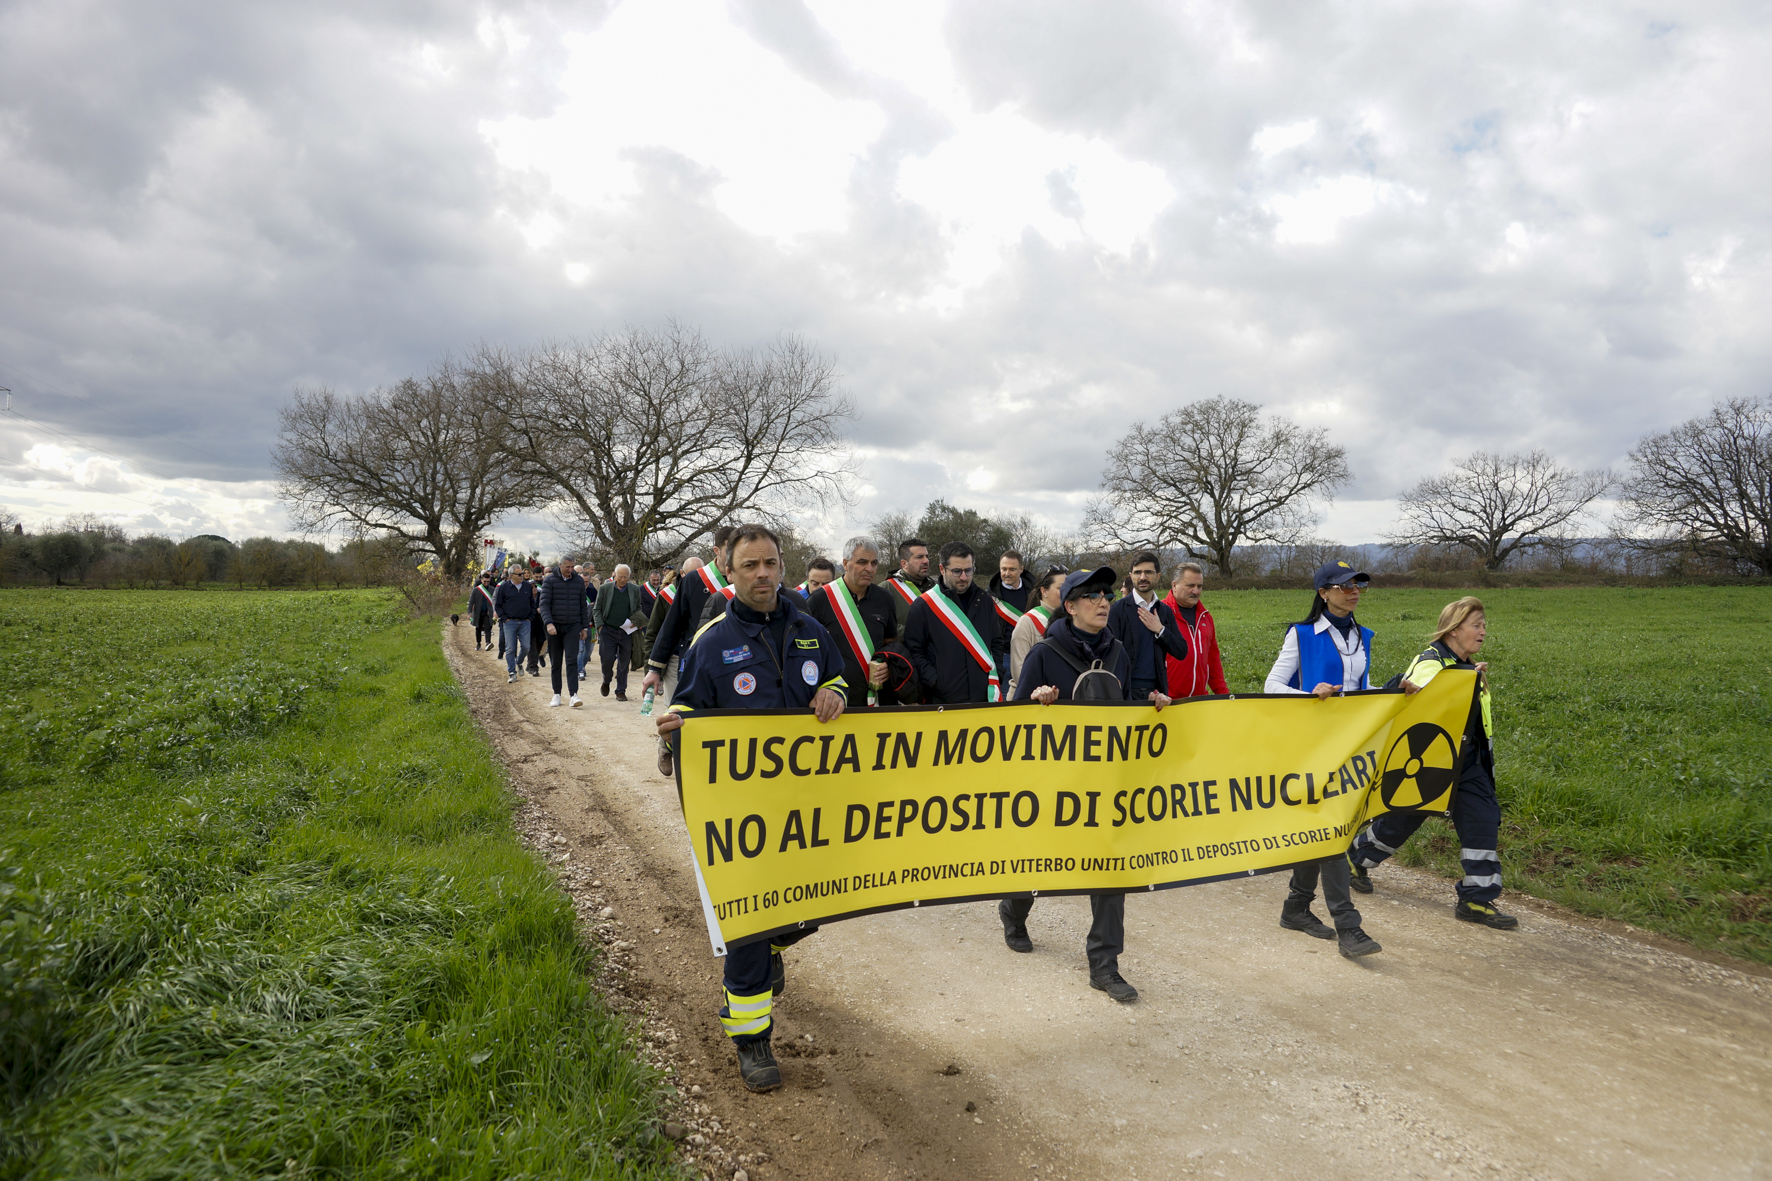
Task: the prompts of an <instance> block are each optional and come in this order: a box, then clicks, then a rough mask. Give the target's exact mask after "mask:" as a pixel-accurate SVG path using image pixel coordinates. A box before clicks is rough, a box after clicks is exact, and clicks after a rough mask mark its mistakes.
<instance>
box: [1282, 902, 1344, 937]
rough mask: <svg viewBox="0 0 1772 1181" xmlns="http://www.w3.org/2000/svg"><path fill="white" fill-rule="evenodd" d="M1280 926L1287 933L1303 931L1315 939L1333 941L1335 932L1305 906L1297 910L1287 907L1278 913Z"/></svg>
mask: <svg viewBox="0 0 1772 1181" xmlns="http://www.w3.org/2000/svg"><path fill="white" fill-rule="evenodd" d="M1280 925H1281V926H1282V927H1284V928H1286V929H1287V930H1288V931H1303V932H1304V933H1305V934H1306V935H1309V936H1311V937H1313V938H1316V939H1333V938H1335V931H1334V930H1333V929H1332V928H1331V927H1329V926H1328V925H1326V924H1325V923H1324V922H1323V920H1322V919H1320V918H1318V917H1317V916H1316V915H1314V914H1312V913H1311V908H1310V907H1308V906H1306V907H1302V908H1300V909H1298V910H1293V909H1291V908H1290V907H1287V908H1285V909H1283V910H1281V911H1280Z"/></svg>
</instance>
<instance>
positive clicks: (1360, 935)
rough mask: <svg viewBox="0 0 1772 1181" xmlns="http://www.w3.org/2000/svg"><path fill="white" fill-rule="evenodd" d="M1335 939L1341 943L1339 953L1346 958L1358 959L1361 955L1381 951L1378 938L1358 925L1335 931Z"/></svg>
mask: <svg viewBox="0 0 1772 1181" xmlns="http://www.w3.org/2000/svg"><path fill="white" fill-rule="evenodd" d="M1335 938H1336V941H1337V942H1339V943H1340V944H1341V954H1342V955H1344V956H1346V957H1347V958H1348V959H1350V960H1353V959H1358V958H1360V957H1361V956H1363V955H1371V954H1372V953H1373V952H1375V951H1383V950H1384V948H1382V947H1380V946H1379V945H1378V940H1376V939H1374V938H1372V936H1370V935H1368V934H1366V932H1364V931H1362V930H1360V928H1358V927H1349V928H1348V929H1347V930H1345V931H1337V932H1336V933H1335Z"/></svg>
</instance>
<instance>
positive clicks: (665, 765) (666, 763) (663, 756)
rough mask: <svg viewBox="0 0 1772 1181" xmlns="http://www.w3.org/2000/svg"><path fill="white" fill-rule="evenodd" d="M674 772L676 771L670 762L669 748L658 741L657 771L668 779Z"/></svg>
mask: <svg viewBox="0 0 1772 1181" xmlns="http://www.w3.org/2000/svg"><path fill="white" fill-rule="evenodd" d="M675 772H676V767H675V766H674V765H673V764H672V763H671V748H670V747H668V746H666V745H665V744H664V743H662V742H661V743H659V744H658V773H659V774H660V775H663V776H664V777H665V778H666V779H669V778H670V777H671V776H672V775H673V774H674V773H675Z"/></svg>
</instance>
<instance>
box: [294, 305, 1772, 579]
mask: <svg viewBox="0 0 1772 1181" xmlns="http://www.w3.org/2000/svg"><path fill="white" fill-rule="evenodd" d="M854 417H855V411H854V408H853V406H852V405H851V403H850V401H849V399H848V398H847V396H846V395H845V394H844V393H843V391H842V389H841V388H840V384H839V379H838V375H837V372H836V370H835V367H834V366H833V365H832V364H831V363H830V362H829V361H828V360H826V359H825V358H824V357H822V356H821V355H820V354H819V353H818V352H817V350H816V349H814V348H812V347H811V346H810V345H808V344H807V343H806V342H805V341H803V340H801V339H800V338H798V337H784V338H782V339H781V340H778V341H777V342H776V343H775V344H774V345H772V346H771V347H769V348H766V349H761V350H733V349H725V350H722V349H716V348H714V347H713V346H711V345H710V344H708V343H707V342H706V341H705V340H704V339H703V338H702V337H701V336H700V335H699V334H698V333H696V332H694V331H693V330H691V329H688V328H685V327H683V326H681V325H678V324H674V323H673V324H669V325H667V326H665V327H664V328H662V329H659V330H644V329H629V330H626V331H623V332H619V333H611V334H606V335H603V336H599V337H596V338H594V339H590V340H576V339H574V340H567V341H563V342H553V343H548V344H545V345H542V346H539V347H536V348H533V349H528V350H522V351H508V350H504V349H499V348H494V347H491V346H482V347H480V348H479V349H477V350H476V351H474V352H473V353H471V354H470V355H468V356H467V357H465V358H460V359H446V360H445V361H443V362H441V363H439V364H438V365H437V366H436V367H435V368H434V369H433V370H432V371H431V372H430V373H428V374H426V375H425V376H423V377H414V378H409V379H407V380H405V381H402V382H400V383H397V384H396V385H395V386H393V387H392V388H388V389H378V390H372V391H370V392H368V393H365V394H361V395H356V396H347V395H341V394H339V393H337V392H335V391H333V390H330V389H308V390H298V391H296V393H295V395H294V397H293V398H292V400H291V401H290V403H289V405H288V406H286V407H285V409H284V411H283V417H282V423H281V430H280V433H279V439H278V444H277V447H276V450H275V452H274V460H275V463H276V466H277V471H278V475H279V479H280V491H281V494H282V496H283V497H284V499H285V500H286V501H287V502H288V503H289V504H290V505H291V506H292V508H293V512H294V516H295V519H296V522H297V524H298V526H299V527H301V528H303V529H308V530H321V529H328V528H334V527H338V526H345V527H348V528H352V529H356V530H359V531H363V532H366V533H369V534H373V535H378V536H383V537H387V538H391V539H395V540H397V541H399V542H401V543H403V544H406V545H407V546H409V547H411V548H412V549H413V550H415V551H418V552H422V553H427V554H430V555H433V556H434V558H435V559H436V561H437V562H438V564H439V566H440V568H441V572H442V573H443V575H444V576H445V577H446V578H449V579H458V578H460V577H462V576H464V575H465V573H466V572H467V570H468V569H469V567H470V565H471V563H472V561H473V559H474V557H475V555H476V554H477V553H478V552H479V550H478V547H479V545H480V539H481V538H482V536H483V535H484V534H485V533H486V532H487V531H488V530H489V529H490V527H491V526H492V524H493V523H494V522H495V521H496V520H497V519H499V518H500V517H501V516H503V515H505V514H508V513H511V512H517V511H533V510H537V509H546V510H548V511H551V512H552V513H553V514H554V515H555V517H556V519H557V521H558V523H559V525H560V527H561V529H562V531H563V533H564V534H565V536H566V538H567V545H568V546H569V547H571V548H574V549H576V550H578V551H579V552H583V553H585V554H588V555H594V556H596V557H597V558H599V559H601V560H604V561H609V562H615V561H622V562H627V563H628V564H629V565H630V566H633V567H634V568H636V569H646V568H649V567H653V566H658V565H662V564H665V563H670V562H675V561H676V560H677V559H679V558H681V557H682V556H683V555H684V554H685V553H687V552H688V551H689V550H690V548H691V547H692V546H693V545H695V544H696V543H697V542H698V541H699V540H700V539H702V538H704V537H706V536H707V535H708V534H709V533H710V532H711V531H712V530H713V529H714V528H716V527H717V526H719V525H721V524H723V523H727V522H730V521H734V520H738V519H741V518H755V519H761V520H764V521H767V522H769V523H771V524H773V525H776V526H778V527H785V528H788V529H789V530H790V531H791V528H792V524H793V520H794V518H795V517H796V515H797V514H798V512H799V511H800V510H804V509H806V508H809V507H812V506H815V505H817V506H829V505H830V504H832V503H839V504H841V503H846V502H847V500H848V498H849V495H850V491H851V488H852V480H851V469H850V458H849V449H848V444H847V437H846V431H847V427H848V424H849V422H850V421H851V420H853V418H854ZM1351 475H1352V473H1351V471H1350V469H1349V466H1348V460H1347V453H1346V449H1345V448H1343V447H1342V446H1340V445H1338V444H1336V443H1334V442H1333V441H1332V440H1330V438H1329V437H1328V433H1327V431H1326V430H1324V429H1322V428H1314V429H1313V428H1307V427H1304V426H1301V425H1299V424H1297V423H1295V422H1291V421H1289V420H1287V419H1284V418H1281V417H1278V416H1273V415H1264V414H1263V412H1262V410H1261V408H1260V407H1259V406H1257V405H1255V404H1254V403H1251V402H1246V401H1241V400H1238V399H1234V398H1227V397H1215V398H1206V399H1201V400H1198V401H1195V402H1191V403H1189V404H1187V405H1184V406H1181V407H1179V408H1178V409H1176V410H1173V411H1171V412H1169V413H1168V414H1166V415H1164V416H1163V417H1162V418H1160V419H1158V420H1156V421H1155V422H1153V423H1150V424H1148V425H1147V424H1145V423H1137V424H1135V425H1134V426H1133V427H1132V428H1131V430H1129V431H1128V432H1127V433H1126V434H1125V435H1124V436H1123V437H1121V438H1120V439H1119V440H1118V441H1116V442H1115V444H1114V445H1113V446H1112V447H1111V448H1110V449H1109V452H1108V455H1107V462H1106V464H1105V466H1104V468H1103V472H1102V477H1101V487H1100V493H1099V495H1098V496H1097V497H1096V499H1095V500H1094V501H1093V503H1092V504H1091V505H1090V507H1089V509H1088V511H1087V513H1086V515H1085V517H1084V519H1083V523H1082V528H1081V532H1080V534H1079V536H1078V537H1076V538H1071V539H1069V540H1065V541H1062V543H1061V539H1058V538H1055V537H1052V536H1050V535H1048V534H1046V533H1044V532H1043V531H1041V530H1039V529H1038V528H1037V527H1036V526H1035V524H1034V523H1033V522H1032V521H1031V520H1029V519H1027V518H1025V517H1016V518H1009V519H1004V520H998V521H993V520H990V519H989V518H986V517H983V516H981V515H980V514H978V513H976V512H974V511H973V510H967V509H961V508H956V507H954V506H952V505H949V504H947V502H946V501H945V500H941V499H938V500H936V501H934V502H932V503H931V504H930V505H929V506H928V508H927V509H926V510H925V512H924V514H923V517H922V519H920V520H919V521H917V522H915V525H914V527H913V524H912V522H911V521H910V520H909V518H908V515H905V514H897V515H893V516H888V517H885V518H882V519H881V520H879V521H876V522H875V526H876V531H877V532H879V533H881V534H884V535H885V536H884V538H883V540H884V541H885V542H886V543H887V545H888V549H889V550H890V547H891V545H892V544H893V542H894V540H895V539H896V538H898V537H900V536H906V535H909V534H911V533H915V534H916V535H918V536H922V537H923V538H924V540H926V541H928V542H930V543H931V544H932V545H939V544H940V543H941V539H944V538H945V539H949V540H952V539H957V538H960V537H962V536H964V537H965V539H966V540H969V541H970V542H971V543H972V544H973V547H974V549H975V550H977V551H979V553H980V556H981V558H983V559H987V560H988V559H989V558H990V557H991V555H993V554H995V553H1001V552H1002V551H1003V550H1006V549H1017V550H1021V551H1023V552H1025V553H1037V552H1053V553H1056V552H1058V551H1059V550H1063V551H1065V552H1068V553H1072V554H1081V553H1086V552H1115V553H1126V552H1131V551H1133V550H1136V549H1141V548H1153V549H1158V550H1161V551H1166V552H1175V553H1179V554H1182V555H1186V556H1187V557H1190V558H1193V559H1195V560H1198V561H1201V562H1202V563H1204V564H1206V565H1208V567H1209V568H1211V569H1213V570H1214V571H1216V572H1217V573H1219V574H1220V575H1223V576H1232V577H1235V576H1239V575H1242V574H1245V573H1247V572H1249V571H1250V569H1251V567H1250V565H1249V563H1250V561H1251V556H1250V555H1252V554H1264V553H1268V552H1278V551H1288V552H1290V551H1292V550H1296V549H1298V548H1299V547H1301V546H1304V547H1308V546H1310V545H1311V544H1313V543H1314V542H1315V540H1316V539H1315V537H1314V533H1313V530H1314V526H1315V523H1316V521H1317V519H1318V516H1319V510H1320V507H1321V505H1322V504H1324V503H1326V502H1328V501H1330V500H1331V499H1332V498H1333V496H1334V494H1335V492H1336V490H1337V489H1339V488H1341V487H1343V486H1344V485H1346V484H1347V482H1348V481H1349V480H1350V478H1351ZM1608 498H1610V499H1611V500H1612V501H1613V503H1614V504H1615V506H1616V508H1615V512H1614V514H1613V518H1612V520H1611V522H1610V524H1609V525H1603V524H1599V523H1598V522H1596V521H1595V519H1594V517H1593V516H1592V513H1593V511H1594V507H1595V505H1596V502H1599V501H1603V500H1606V499H1608ZM968 514H970V515H968ZM1596 529H1598V530H1599V531H1600V532H1602V533H1607V534H1609V536H1610V538H1611V540H1612V542H1613V543H1614V545H1615V546H1617V547H1622V548H1624V549H1628V550H1629V551H1630V552H1631V553H1633V554H1635V555H1637V556H1638V557H1639V558H1642V559H1645V560H1647V559H1650V558H1656V559H1659V560H1663V561H1665V562H1679V563H1684V564H1686V565H1687V566H1691V565H1693V564H1697V565H1700V566H1704V567H1705V568H1707V569H1711V570H1714V571H1717V572H1724V571H1733V572H1741V573H1758V574H1772V542H1769V540H1768V539H1769V534H1772V398H1767V399H1760V400H1751V399H1739V398H1737V399H1728V400H1724V401H1721V402H1719V403H1717V404H1716V405H1715V406H1714V407H1713V408H1712V409H1711V410H1710V412H1709V413H1708V414H1705V415H1702V416H1700V417H1698V418H1695V419H1693V420H1691V421H1690V422H1687V423H1684V424H1681V425H1680V426H1678V427H1676V428H1674V429H1672V430H1669V431H1664V432H1659V433H1654V434H1651V435H1649V436H1646V437H1645V438H1644V439H1642V440H1641V441H1640V442H1639V444H1638V445H1637V447H1636V448H1635V449H1634V450H1633V451H1632V452H1631V455H1630V462H1629V467H1628V470H1627V471H1625V472H1623V473H1615V472H1612V471H1587V470H1579V469H1577V468H1574V467H1571V466H1570V465H1567V464H1565V463H1563V462H1562V461H1560V460H1558V459H1557V458H1556V457H1554V456H1553V455H1551V454H1549V453H1548V452H1546V451H1543V450H1532V451H1526V452H1519V453H1511V454H1498V453H1493V452H1489V451H1484V450H1478V451H1475V452H1473V453H1471V454H1470V455H1468V456H1466V457H1465V458H1463V459H1462V460H1460V461H1458V462H1457V463H1455V464H1454V465H1452V467H1451V469H1450V470H1448V471H1446V472H1443V473H1441V474H1439V475H1436V476H1432V477H1429V478H1426V479H1423V480H1421V481H1419V482H1418V483H1416V484H1415V485H1414V486H1412V487H1410V488H1407V489H1405V490H1403V491H1402V493H1401V495H1400V497H1399V519H1398V521H1397V523H1396V525H1395V526H1394V527H1393V528H1392V530H1391V531H1390V532H1389V534H1388V535H1387V536H1386V541H1387V542H1388V543H1389V544H1390V545H1391V547H1392V548H1393V550H1394V551H1396V552H1399V553H1410V554H1417V555H1420V556H1421V560H1422V561H1424V562H1438V563H1442V564H1444V563H1445V562H1447V561H1454V560H1456V561H1462V562H1463V563H1464V564H1466V565H1469V566H1472V567H1480V568H1483V569H1487V570H1499V569H1502V568H1504V567H1506V566H1507V565H1508V564H1509V563H1510V562H1517V561H1520V560H1525V559H1527V558H1529V557H1542V556H1544V555H1547V554H1550V555H1554V554H1558V553H1567V552H1568V550H1569V547H1570V546H1571V545H1572V544H1574V543H1575V542H1576V540H1577V539H1579V538H1582V537H1583V536H1591V535H1592V533H1593V532H1594V530H1596ZM1584 530H1585V533H1584ZM950 535H951V536H950ZM794 544H795V545H796V546H799V545H800V544H801V542H800V541H799V540H798V539H797V538H796V539H795V541H794ZM788 556H789V558H790V561H791V560H792V557H793V555H791V554H790V555H788Z"/></svg>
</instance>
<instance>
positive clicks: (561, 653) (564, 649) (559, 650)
mask: <svg viewBox="0 0 1772 1181" xmlns="http://www.w3.org/2000/svg"><path fill="white" fill-rule="evenodd" d="M583 630H584V628H582V627H569V628H567V629H566V630H565V631H556V632H555V633H554V634H553V635H551V636H549V637H548V675H549V676H550V677H552V678H553V680H554V692H556V693H558V692H559V691H560V672H561V670H562V669H564V670H565V672H566V691H567V692H568V693H569V694H571V695H572V696H574V697H576V696H578V641H579V640H580V639H581V638H582V637H581V636H580V635H579V634H578V633H579V632H581V631H583Z"/></svg>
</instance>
